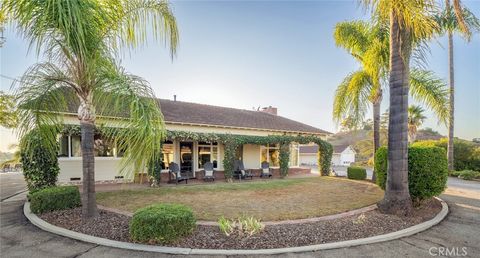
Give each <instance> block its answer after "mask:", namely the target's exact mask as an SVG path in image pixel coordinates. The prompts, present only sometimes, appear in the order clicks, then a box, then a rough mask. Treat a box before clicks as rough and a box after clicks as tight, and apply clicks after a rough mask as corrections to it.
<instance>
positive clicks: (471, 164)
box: [412, 138, 480, 171]
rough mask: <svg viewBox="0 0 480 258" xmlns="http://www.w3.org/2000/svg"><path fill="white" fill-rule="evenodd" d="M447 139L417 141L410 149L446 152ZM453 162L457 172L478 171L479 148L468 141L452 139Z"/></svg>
mask: <svg viewBox="0 0 480 258" xmlns="http://www.w3.org/2000/svg"><path fill="white" fill-rule="evenodd" d="M447 143H448V139H447V138H442V139H440V140H437V141H435V140H427V141H418V142H415V143H413V144H412V147H432V146H436V147H441V148H443V149H445V151H447ZM453 147H454V152H453V161H454V167H455V170H457V171H462V170H475V171H480V146H479V145H478V144H475V143H473V142H470V141H466V140H461V139H454V140H453Z"/></svg>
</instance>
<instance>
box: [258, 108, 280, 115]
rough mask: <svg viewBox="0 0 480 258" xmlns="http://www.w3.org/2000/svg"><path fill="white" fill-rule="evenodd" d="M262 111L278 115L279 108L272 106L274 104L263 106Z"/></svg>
mask: <svg viewBox="0 0 480 258" xmlns="http://www.w3.org/2000/svg"><path fill="white" fill-rule="evenodd" d="M261 111H262V112H265V113H269V114H271V115H277V108H276V107H272V106H268V107H263V108H262V110H261Z"/></svg>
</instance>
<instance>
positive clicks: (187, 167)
mask: <svg viewBox="0 0 480 258" xmlns="http://www.w3.org/2000/svg"><path fill="white" fill-rule="evenodd" d="M179 156H180V171H181V173H182V175H183V176H187V177H189V178H193V142H180V155H179Z"/></svg>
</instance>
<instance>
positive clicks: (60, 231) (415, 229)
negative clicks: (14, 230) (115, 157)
mask: <svg viewBox="0 0 480 258" xmlns="http://www.w3.org/2000/svg"><path fill="white" fill-rule="evenodd" d="M435 198H436V199H437V200H439V201H440V203H441V204H442V210H441V211H440V212H439V213H438V214H437V215H435V217H434V218H432V219H431V220H428V221H425V222H422V223H420V224H417V225H414V226H411V227H408V228H405V229H402V230H399V231H395V232H391V233H388V234H383V235H378V236H373V237H367V238H360V239H354V240H347V241H340V242H333V243H326V244H317V245H308V246H298V247H285V248H274V249H254V250H243V249H242V250H237V249H191V248H180V247H164V246H154V245H144V244H135V243H128V242H120V241H115V240H110V239H106V238H100V237H95V236H91V235H86V234H82V233H78V232H75V231H71V230H68V229H65V228H61V227H57V226H55V225H52V224H50V223H48V222H46V221H44V220H42V219H41V218H39V217H38V216H37V215H35V214H34V213H32V212H31V210H30V203H29V202H25V205H24V206H23V213H24V215H25V217H27V219H28V220H29V221H30V222H31V223H32V224H34V225H35V226H37V227H39V228H41V229H43V230H45V231H48V232H50V233H54V234H57V235H61V236H65V237H69V238H73V239H76V240H80V241H84V242H88V243H93V244H97V245H103V246H109V247H115V248H121V249H129V250H137V251H147V252H157V253H167V254H202V255H253V254H282V253H295V252H311V251H318V250H327V249H335V248H345V247H351V246H358V245H364V244H373V243H379V242H385V241H390V240H394V239H398V238H402V237H406V236H410V235H414V234H416V233H419V232H421V231H424V230H426V229H429V228H431V227H433V226H434V225H436V224H438V223H440V222H441V221H442V220H443V219H444V218H445V217H446V216H447V214H448V205H447V203H446V202H444V201H443V200H442V199H440V198H437V197H435Z"/></svg>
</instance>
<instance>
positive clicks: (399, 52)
mask: <svg viewBox="0 0 480 258" xmlns="http://www.w3.org/2000/svg"><path fill="white" fill-rule="evenodd" d="M364 3H365V4H366V5H370V6H372V10H373V15H374V16H375V17H377V18H378V19H380V20H384V21H389V24H390V25H389V35H390V40H389V44H390V48H389V50H390V51H389V52H390V56H389V76H390V77H389V90H390V106H389V110H390V114H389V123H388V170H387V185H386V190H385V196H384V198H383V200H382V201H381V202H380V203H379V204H378V207H379V209H380V210H381V211H382V212H385V213H393V214H401V215H407V214H410V212H411V209H412V202H411V199H410V193H409V190H408V137H407V132H408V119H407V118H408V112H407V109H408V95H409V84H410V60H411V57H412V51H413V50H414V48H415V46H418V45H420V44H422V42H424V41H425V40H428V39H429V38H431V37H432V35H433V33H434V32H435V29H436V28H437V26H436V23H435V21H434V19H433V16H432V14H433V12H434V10H435V2H434V1H433V0H423V1H420V0H402V1H400V0H364Z"/></svg>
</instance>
